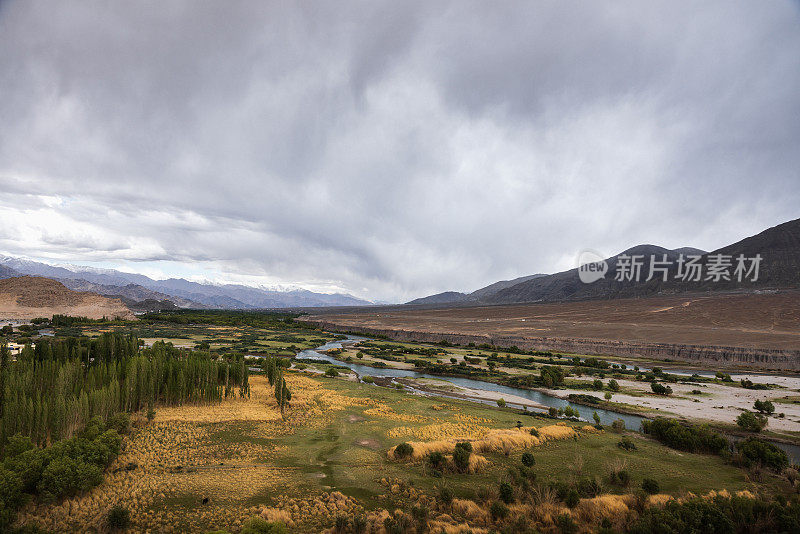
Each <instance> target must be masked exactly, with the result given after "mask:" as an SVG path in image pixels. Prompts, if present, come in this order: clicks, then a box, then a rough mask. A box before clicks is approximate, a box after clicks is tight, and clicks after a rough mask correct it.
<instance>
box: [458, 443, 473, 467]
mask: <svg viewBox="0 0 800 534" xmlns="http://www.w3.org/2000/svg"><path fill="white" fill-rule="evenodd" d="M471 454H472V443H470V442H468V441H464V442H460V443H457V444H456V447H455V449H453V464H454V465H455V468H456V471H458V472H460V473H466V472H467V471H468V470H469V457H470V455H471Z"/></svg>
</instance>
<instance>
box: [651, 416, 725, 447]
mask: <svg viewBox="0 0 800 534" xmlns="http://www.w3.org/2000/svg"><path fill="white" fill-rule="evenodd" d="M642 430H643V431H644V432H645V433H646V434H650V435H651V436H653V437H654V438H655V439H657V440H658V441H660V442H661V443H664V444H665V445H667V446H669V447H672V448H673V449H678V450H682V451H687V452H703V453H707V454H722V453H723V452H724V451H727V450H728V448H729V447H730V444H729V443H728V440H727V439H726V438H725V436H723V435H722V434H720V433H719V432H715V431H713V430H711V428H710V427H709V426H708V425H691V424H687V423H682V422H680V421H677V420H675V419H668V418H666V417H656V418H655V419H653V420H652V421H644V422H643V423H642Z"/></svg>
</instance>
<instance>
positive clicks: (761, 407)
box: [753, 400, 775, 414]
mask: <svg viewBox="0 0 800 534" xmlns="http://www.w3.org/2000/svg"><path fill="white" fill-rule="evenodd" d="M753 407H754V408H755V409H756V410H758V411H759V412H761V413H765V414H773V413H775V405H774V404H772V401H768V400H763V401H762V400H757V401H756V402H755V403H754V404H753Z"/></svg>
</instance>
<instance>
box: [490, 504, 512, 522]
mask: <svg viewBox="0 0 800 534" xmlns="http://www.w3.org/2000/svg"><path fill="white" fill-rule="evenodd" d="M489 513H490V514H491V515H492V519H494V520H495V521H497V520H498V519H505V518H506V517H507V516H508V506H506V505H505V504H503V503H501V502H500V501H495V502H493V503H492V506H490V507H489Z"/></svg>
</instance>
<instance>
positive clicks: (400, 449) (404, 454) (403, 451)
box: [394, 442, 414, 458]
mask: <svg viewBox="0 0 800 534" xmlns="http://www.w3.org/2000/svg"><path fill="white" fill-rule="evenodd" d="M412 454H414V447H413V446H412V445H411V444H410V443H406V442H403V443H400V444H399V445H398V446H397V447H395V448H394V456H395V458H408V457H409V456H411V455H412Z"/></svg>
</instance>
